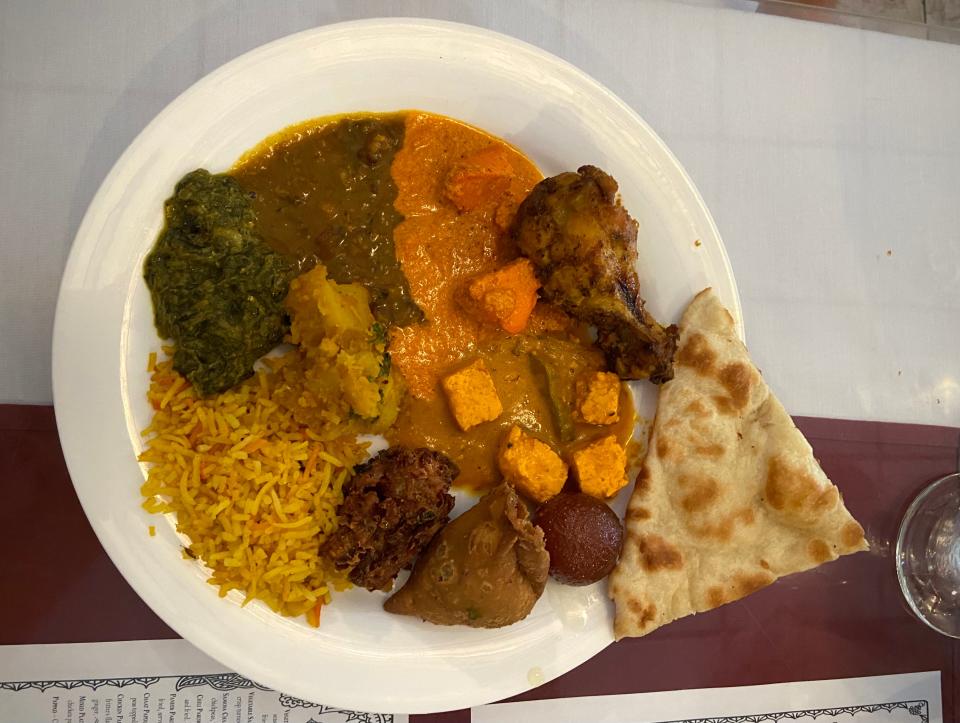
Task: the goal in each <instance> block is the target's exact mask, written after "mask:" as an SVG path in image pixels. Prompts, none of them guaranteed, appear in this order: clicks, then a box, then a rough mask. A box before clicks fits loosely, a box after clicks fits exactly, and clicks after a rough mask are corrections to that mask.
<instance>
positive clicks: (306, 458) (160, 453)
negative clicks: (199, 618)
mask: <svg viewBox="0 0 960 723" xmlns="http://www.w3.org/2000/svg"><path fill="white" fill-rule="evenodd" d="M165 351H167V352H168V353H169V351H170V350H165ZM267 363H268V364H269V365H271V367H272V368H273V369H276V368H278V367H282V366H284V365H285V364H286V363H287V362H286V360H285V359H283V358H281V359H278V360H268V362H267ZM149 371H151V372H152V376H151V384H150V390H149V392H148V395H147V397H148V399H149V401H150V403H151V404H152V405H153V407H154V410H155V412H154V416H153V420H152V421H151V423H150V426H149V427H147V429H146V430H144V433H143V434H144V436H145V437H147V446H146V449H145V450H144V451H143V453H142V454H141V455H140V461H142V462H146V463H148V464H149V468H148V470H149V471H148V477H147V481H146V482H145V483H144V484H143V487H142V488H141V492H142V493H143V496H144V497H145V498H146V499H145V501H144V503H143V507H144V509H146V510H147V511H149V512H155V513H173V514H175V515H176V521H177V530H178V531H179V532H181V533H183V534H185V535H186V536H187V537H189V538H190V545H189V547H187V548H185V549H184V555H185V556H186V557H192V558H198V559H200V560H201V561H203V562H204V563H205V564H206V565H207V566H208V567H209V568H210V578H209V582H210V583H211V584H213V585H216V586H219V588H220V595H221V596H225V595H226V594H227V593H228V592H230V591H231V590H240V591H241V592H243V593H244V595H245V600H244V604H246V603H247V602H249V601H250V600H253V599H258V600H262V601H264V602H265V603H266V604H267V605H269V606H270V607H271V608H272V609H273V610H275V611H276V612H279V613H281V614H283V615H292V616H296V615H303V614H306V615H307V620H308V621H309V622H310V623H311V624H313V625H317V624H318V623H319V618H320V606H321V605H323V604H325V603H327V602H329V601H330V589H331V586H333V587H335V588H336V589H342V588H344V587H347V584H346V583H345V581H344V580H343V579H342V578H340V577H338V576H336V575H335V574H334V573H333V572H332V570H330V569H329V567H327V566H325V564H324V560H323V559H322V558H321V557H320V556H319V554H318V551H319V546H320V545H321V544H322V543H323V541H324V540H325V539H326V538H327V537H328V536H329V535H330V533H331V532H333V530H335V529H336V526H337V508H338V507H339V505H340V503H341V502H342V501H343V493H342V489H343V484H344V482H346V480H347V479H348V477H349V475H350V474H351V469H352V468H353V466H354V465H356V464H357V463H359V462H360V461H362V459H363V458H364V456H365V447H364V446H363V445H361V444H358V443H357V441H356V439H355V438H354V437H352V436H347V437H341V438H339V439H335V440H333V441H323V442H321V441H319V440H317V439H316V435H313V434H311V433H310V432H309V431H308V430H307V429H306V428H305V427H303V426H302V425H300V424H298V423H297V422H296V421H295V420H294V418H293V416H292V415H291V414H290V413H289V412H288V411H286V410H285V409H284V408H283V407H281V406H280V405H278V404H277V403H276V402H275V401H274V399H273V397H274V395H275V393H276V387H277V385H278V381H277V379H278V375H277V374H275V373H274V371H271V370H261V371H258V372H257V373H256V374H254V376H253V377H251V378H250V379H247V380H246V381H244V382H242V383H241V384H239V385H238V386H236V387H234V388H233V389H231V390H229V391H227V392H225V393H223V394H220V395H218V396H216V397H212V398H209V399H202V398H198V397H197V395H196V394H195V392H194V390H193V387H192V386H191V385H190V384H189V383H188V382H187V381H186V379H184V378H183V377H182V376H180V375H179V374H178V373H177V372H176V371H174V370H173V365H172V362H171V361H170V360H164V361H157V359H156V356H155V355H151V358H150V360H149ZM288 376H289V375H288Z"/></svg>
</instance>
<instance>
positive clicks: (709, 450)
mask: <svg viewBox="0 0 960 723" xmlns="http://www.w3.org/2000/svg"><path fill="white" fill-rule="evenodd" d="M693 453H694V454H697V455H699V456H701V457H707V458H708V459H720V458H721V457H722V456H723V455H724V454H725V453H726V450H725V449H724V448H723V445H722V444H701V445H697V446H695V447H694V448H693Z"/></svg>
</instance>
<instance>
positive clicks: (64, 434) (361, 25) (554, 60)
mask: <svg viewBox="0 0 960 723" xmlns="http://www.w3.org/2000/svg"><path fill="white" fill-rule="evenodd" d="M400 27H403V28H410V29H414V30H416V29H417V28H420V29H426V30H440V31H445V32H451V33H455V34H456V33H459V34H467V35H471V36H473V37H474V38H479V39H486V40H488V41H491V42H493V43H496V44H498V45H500V46H501V47H503V46H506V47H508V48H511V49H515V50H522V51H524V52H525V53H527V54H529V55H530V56H533V57H535V58H537V59H538V60H541V61H543V62H545V63H546V64H548V65H550V66H554V67H555V68H556V69H558V70H562V71H564V72H566V73H568V74H571V75H572V76H573V77H575V78H576V79H577V80H579V81H580V82H581V83H584V84H586V85H587V86H589V87H591V88H592V90H593V91H595V92H597V93H598V94H600V95H602V96H604V98H605V99H606V101H607V102H609V103H611V104H612V105H614V106H616V107H617V108H618V109H619V111H620V112H621V113H623V114H625V116H626V117H628V118H629V119H630V121H631V122H632V123H635V124H637V125H638V126H639V127H641V128H642V129H643V130H644V131H645V132H646V134H647V139H648V140H649V141H651V142H652V143H653V144H654V145H655V146H656V147H657V150H658V151H659V152H660V153H661V154H663V157H664V158H665V159H666V160H667V161H668V162H669V163H670V164H671V165H672V169H673V170H674V171H675V172H676V173H678V175H679V178H680V179H681V181H682V183H683V184H684V186H685V187H686V191H687V192H688V193H689V194H690V196H689V198H690V200H691V201H692V202H693V203H694V204H696V207H697V210H698V211H699V213H700V215H701V218H702V220H703V222H704V223H705V224H706V225H707V228H708V230H709V232H710V233H711V234H712V236H713V238H715V239H716V241H717V248H716V251H717V252H719V261H720V263H721V266H722V272H723V274H724V276H725V277H726V280H727V282H728V283H729V285H730V291H731V294H732V298H731V300H730V301H731V304H732V308H730V312H731V313H732V315H733V317H734V319H735V321H736V324H737V329H738V332H739V335H740V337H741V338H743V336H744V334H743V317H742V307H741V302H740V293H739V288H738V286H737V281H736V277H735V276H734V274H733V268H732V265H731V263H730V259H729V256H728V253H727V250H726V247H725V245H724V243H723V239H722V237H721V235H720V232H719V230H718V229H717V226H716V223H715V221H714V219H713V216H712V215H711V213H710V211H709V209H708V208H707V206H706V204H705V202H704V201H703V198H702V196H701V195H700V191H699V189H697V187H696V185H695V184H694V182H693V180H692V178H691V177H690V176H689V174H688V173H687V171H686V169H685V168H684V167H683V165H682V164H681V163H680V162H679V160H678V159H677V158H676V156H674V154H673V152H672V151H671V150H670V148H669V147H668V146H667V145H666V143H665V142H664V141H663V140H662V139H661V138H660V136H659V135H658V134H657V133H656V132H655V131H654V130H653V129H652V128H651V127H650V126H649V125H648V124H647V122H646V121H645V120H644V119H643V118H642V117H641V116H640V115H639V113H637V112H636V111H635V110H633V108H631V107H630V106H629V105H627V104H626V102H624V101H623V100H622V99H620V98H619V97H618V96H617V95H616V94H615V93H613V92H612V91H611V90H610V89H609V88H607V87H606V86H605V85H603V84H602V83H600V82H599V81H597V80H596V79H594V78H593V77H591V76H590V75H588V74H587V73H586V72H584V71H583V70H581V69H579V68H578V67H576V66H575V65H573V64H572V63H570V62H568V61H566V60H564V59H562V58H560V57H558V56H556V55H554V54H552V53H550V52H549V51H546V50H544V49H542V48H539V47H537V46H535V45H532V44H530V43H527V42H526V41H523V40H520V39H518V38H515V37H513V36H510V35H507V34H504V33H500V32H497V31H493V30H489V29H487V28H483V27H479V26H474V25H469V24H465V23H457V22H451V21H444V20H433V19H429V18H391V17H381V18H369V19H362V20H350V21H345V22H338V23H331V24H327V25H321V26H317V27H314V28H309V29H306V30H302V31H299V32H297V33H293V34H289V35H286V36H283V37H280V38H277V39H275V40H272V41H270V42H268V43H265V44H263V45H260V46H257V47H255V48H252V49H250V50H248V51H246V52H244V53H243V54H241V55H239V56H237V57H236V58H233V59H232V60H230V61H228V62H226V63H224V64H222V65H220V66H219V67H217V68H216V69H214V70H213V71H211V72H210V73H208V74H206V75H205V76H203V77H202V78H200V79H198V80H197V81H196V82H194V83H193V84H191V85H190V86H189V87H188V88H186V89H185V90H184V91H183V92H181V93H180V94H179V95H177V97H176V98H174V99H173V100H172V101H170V102H169V103H168V104H167V105H166V106H165V107H164V108H163V110H161V111H160V112H159V113H158V114H157V115H156V116H154V117H153V119H152V120H151V121H150V122H149V123H148V124H147V125H146V126H145V127H144V128H143V130H142V131H140V133H138V134H137V136H136V137H135V138H134V140H133V141H132V142H131V143H130V144H129V145H128V146H127V147H126V149H125V150H124V151H123V153H122V154H121V155H120V156H119V158H118V159H117V161H116V162H115V163H114V164H113V166H112V167H111V169H110V171H109V172H108V173H107V175H106V176H105V177H104V179H103V181H102V182H101V184H100V186H99V187H98V189H97V192H96V194H95V195H94V196H93V198H92V200H91V202H90V205H89V206H88V208H87V210H86V212H85V213H84V216H83V219H82V221H81V223H80V225H79V226H78V229H77V233H76V234H75V236H74V240H73V242H72V244H71V248H70V252H69V255H68V258H67V262H66V264H65V266H64V272H63V275H62V278H61V281H60V286H59V289H58V294H57V306H56V314H55V318H54V325H53V352H52V369H53V373H52V377H53V380H52V381H53V402H54V412H55V417H56V422H57V429H58V433H59V436H60V439H61V442H62V444H63V449H64V459H65V461H66V464H67V469H68V472H69V473H70V477H71V482H72V484H73V486H74V489H75V491H76V494H77V497H78V498H79V501H80V503H81V506H82V508H83V510H84V514H85V515H86V517H87V519H88V521H89V523H90V525H91V527H92V528H93V530H94V532H95V534H96V535H97V538H98V540H99V541H100V543H101V545H102V546H103V548H104V550H105V552H106V553H107V555H108V557H110V559H111V562H112V563H113V564H114V566H115V567H116V568H117V570H118V571H119V572H120V573H121V575H122V576H123V578H124V580H125V581H126V582H127V584H129V585H130V586H131V587H132V588H133V589H134V591H135V592H136V593H137V595H138V596H139V597H140V598H141V599H142V600H143V601H144V602H145V603H146V604H147V605H148V606H149V607H150V608H151V610H152V611H153V612H154V614H156V615H157V616H158V617H160V618H161V619H162V620H163V621H164V622H165V623H166V624H167V625H169V626H170V627H171V628H172V629H173V630H174V631H175V632H177V634H178V635H180V636H181V637H183V638H184V639H187V640H188V641H190V642H191V644H194V645H196V646H197V647H198V648H200V649H201V650H202V651H203V652H204V653H206V654H207V655H210V656H211V657H213V658H215V659H217V660H218V661H224V660H232V659H233V656H232V655H230V654H229V649H228V648H227V647H224V646H222V645H221V644H220V641H219V640H218V639H217V638H216V637H215V636H212V635H211V636H209V637H206V638H204V639H202V640H199V636H195V635H193V634H191V635H190V636H189V637H187V636H186V635H184V633H183V631H182V629H181V627H182V626H181V623H180V621H179V619H177V618H172V616H171V615H168V614H166V613H167V610H166V606H165V605H160V606H159V607H161V608H163V609H164V612H163V613H161V612H159V611H158V610H157V607H158V605H156V604H155V602H156V601H155V600H154V599H153V598H154V596H153V595H152V593H149V592H146V591H145V590H144V585H142V584H141V582H140V578H139V577H138V576H137V575H128V574H126V572H125V571H124V569H123V567H122V566H121V565H120V564H118V562H117V560H116V559H115V557H114V554H113V553H112V552H111V550H110V548H109V547H108V545H107V544H106V543H105V542H104V539H105V534H104V532H103V530H102V529H101V521H100V520H99V518H98V517H97V515H96V514H94V511H93V510H92V509H89V506H90V504H91V500H90V498H89V497H88V498H86V499H85V495H84V493H83V491H82V487H83V485H82V484H78V483H77V482H76V481H75V479H77V477H75V474H74V470H75V469H76V468H77V467H78V463H77V462H76V461H73V462H72V461H71V459H74V460H75V459H76V457H75V456H74V455H75V454H76V453H77V452H76V444H75V439H74V438H75V435H76V430H71V429H70V428H69V425H67V424H66V423H65V420H64V417H65V413H64V411H63V410H64V404H65V399H66V398H67V395H68V393H67V392H66V391H65V385H64V384H63V382H64V381H66V380H63V379H61V375H63V374H64V372H63V370H64V369H65V368H67V366H68V365H66V364H63V363H62V362H63V354H64V349H62V348H61V346H62V345H63V344H65V343H66V342H65V334H64V329H63V324H64V313H63V312H64V304H65V303H66V301H65V299H66V297H67V296H68V295H69V294H70V293H71V290H70V289H69V288H68V285H69V284H68V282H69V280H70V278H71V277H72V276H73V275H75V272H76V270H77V269H78V268H79V267H82V265H83V262H84V261H85V259H84V255H85V254H86V253H87V252H88V251H89V250H88V249H87V248H85V247H83V244H81V243H80V242H81V241H82V240H83V239H84V238H85V237H89V236H90V228H89V227H90V225H91V224H92V223H93V219H94V217H95V216H96V214H97V212H98V208H99V206H101V205H103V204H104V203H105V200H106V194H107V191H108V190H109V189H110V188H111V187H112V186H113V185H114V184H116V182H117V180H118V178H119V177H120V175H121V171H122V169H123V168H124V166H125V165H126V164H127V163H129V162H130V160H131V159H132V158H134V157H135V156H136V155H137V152H138V150H139V148H140V147H141V146H142V145H143V144H144V142H145V139H146V138H148V137H149V136H150V135H151V133H152V132H153V130H154V128H156V127H158V126H160V125H162V123H163V122H164V120H165V119H166V118H167V116H168V115H170V114H172V113H174V112H175V111H176V110H177V109H178V108H179V107H180V106H182V105H184V104H185V103H187V102H189V100H190V99H191V98H192V97H193V96H195V95H201V94H203V93H205V92H206V91H207V89H208V88H210V87H212V86H215V85H216V84H217V83H218V82H219V80H220V78H222V77H224V76H226V75H229V74H230V73H231V72H233V70H234V69H235V68H238V67H242V66H244V65H245V64H247V63H250V62H252V61H255V60H256V59H257V58H258V57H259V56H266V55H269V54H270V53H271V52H273V51H274V50H276V49H277V48H280V47H282V46H283V45H286V44H291V43H295V42H296V41H297V40H302V39H304V38H307V37H320V36H322V35H324V34H327V33H337V32H342V31H344V30H347V31H349V30H350V29H352V28H358V29H361V30H364V31H370V30H376V29H377V28H389V29H390V30H391V31H396V30H397V29H398V28H400ZM68 447H69V448H70V450H71V451H70V452H68ZM195 640H199V642H194V641H195ZM612 642H613V636H612V633H611V635H610V638H609V640H608V641H607V642H606V644H605V645H603V646H602V647H600V648H599V649H596V650H594V651H593V652H591V653H589V654H587V655H586V657H582V658H581V659H579V660H578V661H577V662H576V663H575V665H573V666H571V667H570V668H568V669H567V671H569V670H572V669H573V667H576V665H580V664H582V663H583V662H585V661H586V660H589V659H590V658H592V657H593V656H595V655H596V654H598V653H599V652H601V651H602V650H603V649H605V648H606V647H607V645H609V643H612ZM223 664H224V665H226V667H228V668H231V669H232V668H233V667H234V665H233V664H226V663H223ZM238 667H240V668H242V669H245V670H251V669H254V668H256V666H255V665H253V664H251V665H249V666H248V665H246V664H244V665H243V666H238ZM567 671H557V672H554V671H550V672H549V673H548V674H547V675H546V677H544V678H543V679H542V680H541V681H540V682H539V683H538V685H540V684H543V683H546V682H548V681H550V680H552V679H554V678H556V677H558V676H559V675H562V674H563V673H564V672H567ZM256 679H257V680H258V681H259V680H264V681H271V680H275V678H274V677H273V676H272V675H270V674H269V672H268V671H264V675H257V676H256ZM270 684H271V685H272V687H277V686H275V685H273V684H272V683H270ZM529 687H530V686H516V685H512V686H504V689H503V691H501V690H499V689H498V690H497V691H496V693H495V699H501V698H504V697H509V696H513V695H516V694H517V693H519V692H522V691H524V690H527V689H528V688H529ZM295 688H296V686H295ZM277 690H279V691H281V692H283V691H284V688H283V687H277ZM504 691H505V692H504ZM293 692H294V693H299V692H300V691H298V690H296V689H294V690H293ZM478 693H479V694H478ZM327 702H328V704H329V703H331V702H335V701H333V700H331V701H327ZM489 702H492V701H491V700H490V698H489V695H487V696H484V695H483V694H482V691H475V692H474V695H472V696H470V695H465V696H462V697H461V698H458V699H457V703H456V704H454V705H452V706H451V705H450V704H449V703H443V704H441V706H440V707H437V706H427V707H423V706H418V705H413V706H409V705H408V706H404V705H390V706H388V708H389V709H384V708H383V707H382V706H374V707H372V708H371V707H364V706H361V707H358V708H357V709H358V710H369V711H375V712H385V713H401V712H402V713H412V714H416V713H429V712H438V711H441V710H452V709H455V708H462V707H470V706H473V705H480V704H484V703H489ZM337 704H338V705H339V704H340V703H339V702H338V703H337ZM351 706H352V707H356V705H355V704H354V703H351V704H350V706H345V707H351Z"/></svg>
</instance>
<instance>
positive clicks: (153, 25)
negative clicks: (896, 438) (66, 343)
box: [0, 0, 960, 425]
mask: <svg viewBox="0 0 960 723" xmlns="http://www.w3.org/2000/svg"><path fill="white" fill-rule="evenodd" d="M750 6H751V4H750V3H744V2H739V3H734V2H669V1H661V0H622V1H615V0H604V1H603V2H600V1H599V0H598V1H597V2H595V3H586V2H551V1H549V0H499V1H497V2H489V1H488V2H466V1H457V2H439V1H438V2H426V1H420V2H416V1H412V0H411V1H409V2H400V1H397V2H386V1H383V2H379V1H374V0H371V1H369V2H356V3H352V2H313V3H302V2H279V1H277V2H239V3H237V2H232V1H231V2H188V1H186V0H175V1H174V2H162V3H156V2H150V3H139V2H129V1H127V0H115V1H113V2H94V1H93V0H85V1H84V2H77V3H72V2H55V1H43V0H23V1H22V2H18V1H17V0H10V1H8V2H4V3H2V4H0V154H2V156H0V158H2V169H0V229H2V230H0V234H2V236H0V239H2V241H0V403H2V402H27V403H50V401H51V388H50V338H51V333H52V326H53V316H54V307H55V300H56V292H57V285H58V282H59V278H60V274H61V272H62V269H63V265H64V263H65V261H66V257H67V254H68V252H69V249H70V245H71V242H72V240H73V235H74V233H75V232H76V229H77V227H78V225H79V223H80V220H81V218H82V216H83V213H84V211H85V209H86V207H87V204H88V203H89V202H90V200H91V198H92V197H93V195H94V193H95V192H96V189H97V187H98V185H99V184H100V182H101V180H102V179H103V177H104V176H105V175H106V173H107V171H108V170H109V168H110V166H111V165H112V164H113V163H114V161H115V160H116V159H117V158H118V157H119V155H120V153H121V152H122V151H123V149H124V148H125V147H126V145H127V144H128V143H129V142H130V141H131V140H132V139H133V138H134V136H135V135H136V134H137V132H139V131H140V130H141V129H142V128H143V127H144V126H145V125H146V124H147V123H148V122H149V121H150V119H151V118H152V117H153V116H154V115H155V114H156V113H158V112H159V111H160V110H161V109H162V108H163V107H164V106H165V105H166V104H167V103H168V102H169V101H170V100H172V99H173V98H174V97H176V96H177V94H179V93H180V92H181V91H182V90H184V89H185V88H187V87H188V86H189V85H190V84H191V83H193V82H194V81H195V80H197V79H198V78H200V77H201V76H203V75H204V74H206V73H208V72H209V71H211V70H212V69H214V68H216V67H217V66H219V65H221V64H222V63H224V62H226V61H228V60H230V59H231V58H233V57H235V56H237V55H239V54H240V53H243V52H244V51H246V50H249V49H251V48H253V47H255V46H258V45H260V44H262V43H265V42H267V41H270V40H273V39H275V38H278V37H281V36H283V35H286V34H288V33H292V32H295V31H298V30H301V29H304V28H308V27H313V26H315V25H320V24H325V23H330V22H335V21H339V20H346V19H354V18H358V17H373V16H380V15H394V14H400V15H416V16H424V17H436V18H443V19H448V20H456V21H461V22H466V23H472V24H476V25H482V26H485V27H489V28H492V29H494V30H498V31H501V32H504V33H508V34H510V35H514V36H517V37H519V38H522V39H524V40H527V41H529V42H531V43H534V44H536V45H539V46H541V47H543V48H546V49H547V50H550V51H551V52H553V53H556V54H557V55H559V56H561V57H563V58H565V59H567V60H569V61H571V62H572V63H574V64H576V65H578V66H579V67H581V68H583V69H584V70H585V71H587V72H588V73H590V74H591V75H593V76H594V77H595V78H597V79H598V80H600V81H601V82H602V83H604V84H606V85H607V86H609V87H610V88H611V89H612V90H613V91H614V92H615V93H617V94H619V95H620V96H621V97H622V98H624V99H625V100H626V101H627V102H628V103H629V104H630V105H632V106H633V107H634V108H636V109H637V110H638V111H639V112H640V114H641V115H643V116H644V118H645V119H646V120H647V121H648V122H649V123H650V124H651V125H652V126H653V128H654V129H655V130H656V131H657V132H658V133H659V134H660V135H661V136H662V137H663V138H664V140H665V141H666V142H667V144H668V145H669V146H670V147H671V148H672V149H673V151H674V152H675V153H676V155H677V156H678V157H679V158H680V160H681V162H682V163H683V164H684V165H685V166H686V168H687V170H688V171H689V172H690V174H691V176H692V177H693V179H694V180H695V182H696V183H697V185H698V187H699V188H700V191H701V193H702V194H703V196H704V198H705V200H706V202H707V205H708V206H709V207H710V209H711V210H712V212H713V214H714V217H715V218H716V221H717V224H718V226H719V228H720V231H721V234H722V235H723V238H724V240H725V242H726V246H727V250H728V252H729V254H730V257H731V260H732V263H733V268H734V272H735V274H736V277H737V280H738V282H739V285H740V292H741V295H742V299H743V309H744V316H745V324H746V330H747V337H748V343H749V346H750V348H751V350H752V352H753V355H754V358H755V359H756V361H757V363H758V365H759V366H760V367H761V369H762V370H763V372H764V375H765V377H766V378H767V379H768V381H769V382H770V383H771V385H772V387H773V388H774V390H775V391H777V392H778V393H779V394H780V396H781V398H782V400H783V402H784V404H785V405H786V407H787V409H789V410H790V411H791V412H792V413H794V414H803V415H817V416H830V417H844V418H857V419H878V420H887V421H903V422H929V423H936V424H951V425H958V424H960V386H958V384H960V46H955V45H946V44H940V43H934V42H930V41H923V40H914V39H908V38H901V37H896V36H891V35H883V34H878V33H872V32H868V31H861V30H855V29H849V28H840V27H834V26H828V25H820V24H815V23H806V22H802V21H797V20H790V19H783V18H775V17H769V16H762V15H755V14H753V13H750V12H745V11H743V10H742V9H738V8H743V7H746V8H747V9H749V8H750Z"/></svg>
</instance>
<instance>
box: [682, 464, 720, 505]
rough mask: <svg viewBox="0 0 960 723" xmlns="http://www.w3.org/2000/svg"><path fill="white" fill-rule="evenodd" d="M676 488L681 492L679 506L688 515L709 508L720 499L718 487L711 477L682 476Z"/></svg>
mask: <svg viewBox="0 0 960 723" xmlns="http://www.w3.org/2000/svg"><path fill="white" fill-rule="evenodd" d="M677 486H678V487H679V488H680V490H681V491H682V492H683V496H682V497H681V498H680V506H681V507H682V508H683V510H684V511H685V512H687V513H688V514H693V513H696V512H701V511H703V510H706V509H708V508H710V507H711V506H712V505H713V503H714V502H716V501H717V499H718V498H719V497H720V485H719V484H718V483H717V481H716V480H715V479H714V478H713V477H708V476H702V477H701V476H694V475H683V474H682V475H680V477H679V478H678V479H677Z"/></svg>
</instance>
